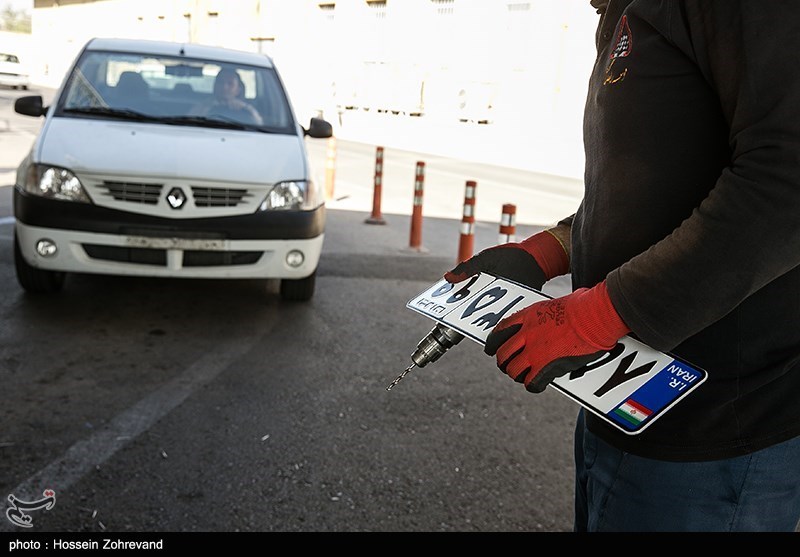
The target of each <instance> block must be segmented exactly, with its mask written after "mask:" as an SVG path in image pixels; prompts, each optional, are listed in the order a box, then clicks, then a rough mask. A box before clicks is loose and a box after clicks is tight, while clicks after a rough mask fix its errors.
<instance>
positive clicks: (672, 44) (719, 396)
mask: <svg viewBox="0 0 800 557" xmlns="http://www.w3.org/2000/svg"><path fill="white" fill-rule="evenodd" d="M591 4H592V5H593V6H594V7H595V8H597V11H598V13H599V14H600V21H599V26H598V29H597V34H596V43H597V60H596V62H595V66H594V70H593V73H592V75H591V78H590V83H589V91H588V97H587V101H586V110H585V115H584V144H585V149H586V170H585V193H584V197H583V200H582V202H581V204H580V207H579V208H578V210H577V212H576V213H575V214H574V215H572V216H570V217H569V218H565V219H564V220H563V221H561V222H560V223H559V224H558V225H557V226H555V227H554V228H552V229H550V230H547V231H544V232H541V233H538V234H536V235H534V236H532V237H531V238H528V239H527V240H525V241H524V242H521V243H518V244H506V245H502V246H497V247H494V248H490V249H488V250H484V251H483V252H481V253H479V254H477V255H475V256H474V257H473V258H471V259H469V260H467V261H466V262H464V263H462V264H460V265H458V266H457V267H456V268H455V269H453V270H452V271H450V272H449V273H447V274H446V275H445V278H447V279H448V280H450V281H451V282H458V281H460V280H463V279H464V278H466V277H468V276H470V275H472V274H474V273H476V272H479V271H487V272H489V273H492V274H495V275H498V276H506V277H508V278H512V279H515V280H519V281H521V282H525V283H526V284H528V285H530V286H532V287H534V288H541V287H542V285H543V284H544V282H545V281H547V280H549V279H550V278H553V277H554V276H557V275H559V274H566V273H568V272H571V273H572V281H573V288H574V292H573V293H571V294H569V295H567V296H564V297H562V298H556V299H554V300H551V301H546V302H541V303H538V304H534V305H532V306H529V307H528V308H525V309H524V310H522V311H520V312H518V313H516V314H514V315H512V316H509V317H507V318H506V319H504V320H503V321H501V322H500V323H498V324H497V326H496V327H495V328H494V330H493V331H492V332H491V334H490V335H489V337H488V338H487V341H486V347H485V351H486V353H487V354H490V355H492V356H495V357H496V361H497V365H498V367H500V369H501V370H503V371H504V372H505V373H507V374H508V375H509V376H510V377H511V378H513V379H514V380H516V381H518V382H520V383H523V384H524V385H525V386H526V388H527V389H528V390H529V391H532V392H540V391H542V390H544V388H545V387H546V386H547V384H548V383H549V382H550V381H552V380H553V379H554V378H556V377H560V376H562V375H564V374H565V373H567V372H569V371H571V370H573V369H576V368H577V367H580V366H581V365H582V364H584V363H586V362H589V361H591V360H593V359H596V358H597V357H598V355H599V354H602V353H603V352H604V351H607V350H609V349H610V348H611V347H613V346H614V345H615V343H616V341H617V340H618V339H619V338H621V337H622V336H624V335H625V334H630V335H631V336H633V337H635V338H638V339H639V340H641V341H643V342H645V343H646V344H649V345H650V346H652V347H653V348H656V349H658V350H661V351H664V352H669V353H671V354H673V355H675V356H677V357H679V358H681V359H683V360H685V361H687V362H690V363H692V364H694V365H696V366H697V367H700V368H703V369H704V370H706V371H707V372H708V379H707V380H706V382H705V383H703V384H702V385H701V386H700V387H698V388H697V389H696V390H695V391H694V392H693V393H691V395H690V396H688V397H687V398H686V399H685V400H683V401H681V402H680V404H678V405H676V406H675V407H674V408H672V409H670V411H669V412H667V413H666V414H664V415H663V417H661V418H660V419H659V420H658V421H657V422H654V423H653V424H652V425H651V426H650V427H649V428H647V429H646V430H645V431H643V432H641V433H640V434H638V435H626V434H625V433H622V432H621V431H619V430H618V429H616V428H614V427H612V426H610V425H609V424H608V423H607V422H605V421H603V420H601V419H599V418H598V417H596V416H594V415H593V414H591V413H585V412H584V411H581V412H580V413H579V418H578V422H577V428H576V437H575V456H576V497H575V505H576V508H575V529H576V531H586V530H589V531H612V530H629V531H633V530H639V531H642V530H645V531H656V530H667V531H688V530H694V531H794V530H795V528H796V527H797V525H798V519H800V404H798V400H800V265H798V264H800V216H798V214H800V109H799V108H798V107H800V61H799V60H798V57H797V54H796V53H797V52H800V3H799V2H792V1H791V0H785V1H781V0H768V1H765V2H732V1H730V0H672V1H669V0H665V1H653V0H611V1H605V2H601V1H597V0H594V1H592V2H591Z"/></svg>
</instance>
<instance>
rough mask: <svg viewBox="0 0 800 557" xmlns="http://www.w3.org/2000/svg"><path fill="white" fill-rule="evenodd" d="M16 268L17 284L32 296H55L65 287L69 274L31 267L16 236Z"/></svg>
mask: <svg viewBox="0 0 800 557" xmlns="http://www.w3.org/2000/svg"><path fill="white" fill-rule="evenodd" d="M14 267H15V269H16V271H17V282H19V285H20V286H21V287H22V288H23V289H24V290H25V291H26V292H30V293H31V294H54V293H56V292H60V291H61V289H62V288H63V287H64V279H65V278H66V276H67V274H66V273H63V272H60V271H44V270H42V269H37V268H36V267H33V266H32V265H30V264H29V263H28V262H27V261H25V258H24V257H23V256H22V250H20V249H19V242H18V241H17V236H16V234H15V235H14Z"/></svg>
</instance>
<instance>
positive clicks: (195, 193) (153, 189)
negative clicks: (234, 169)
mask: <svg viewBox="0 0 800 557" xmlns="http://www.w3.org/2000/svg"><path fill="white" fill-rule="evenodd" d="M99 187H100V188H101V189H102V190H103V193H104V194H105V195H109V196H111V197H112V198H113V199H114V201H123V202H128V203H142V204H145V205H157V204H158V201H159V199H160V197H161V193H162V192H163V191H164V184H148V183H145V182H123V181H116V180H103V182H101V183H100V184H99ZM191 192H192V199H193V201H194V206H195V207H199V208H217V207H236V206H238V205H240V204H241V203H243V202H246V201H247V199H248V198H250V197H252V196H253V194H252V193H250V192H248V191H247V190H246V189H242V188H215V187H202V186H191Z"/></svg>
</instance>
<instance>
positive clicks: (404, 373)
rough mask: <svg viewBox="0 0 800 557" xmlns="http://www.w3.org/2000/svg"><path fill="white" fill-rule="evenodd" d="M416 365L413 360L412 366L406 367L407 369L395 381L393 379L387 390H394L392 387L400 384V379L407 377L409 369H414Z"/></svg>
mask: <svg viewBox="0 0 800 557" xmlns="http://www.w3.org/2000/svg"><path fill="white" fill-rule="evenodd" d="M416 365H417V364H416V363H413V362H412V363H411V365H410V366H408V367H407V368H406V369H405V370H404V371H403V373H401V374H400V375H398V376H397V379H395V380H394V381H392V382H391V383H389V386H388V387H386V390H387V391H391V390H392V387H394V386H395V385H397V384H398V383H399V382H400V381H401V380H402V379H403V377H405V376H406V375H408V372H409V371H411V370H412V369H414V367H415V366H416Z"/></svg>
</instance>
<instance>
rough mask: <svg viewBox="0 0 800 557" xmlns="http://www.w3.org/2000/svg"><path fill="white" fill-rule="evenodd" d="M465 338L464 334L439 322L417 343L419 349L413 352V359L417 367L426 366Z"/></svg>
mask: <svg viewBox="0 0 800 557" xmlns="http://www.w3.org/2000/svg"><path fill="white" fill-rule="evenodd" d="M463 339H464V335H462V334H461V333H459V332H458V331H455V330H453V329H451V328H450V327H446V326H444V325H442V324H441V323H438V324H437V325H436V326H435V327H434V328H433V329H431V330H430V332H429V333H428V334H427V335H425V337H424V338H423V339H422V340H421V341H419V344H417V349H416V350H414V353H413V354H411V361H412V362H414V363H415V364H416V365H417V367H425V366H426V365H427V364H429V363H431V362H435V361H436V360H438V359H439V358H441V356H442V354H444V353H445V352H447V351H448V350H450V349H451V348H452V347H453V346H455V345H456V344H458V343H459V342H461V341H462V340H463Z"/></svg>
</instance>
